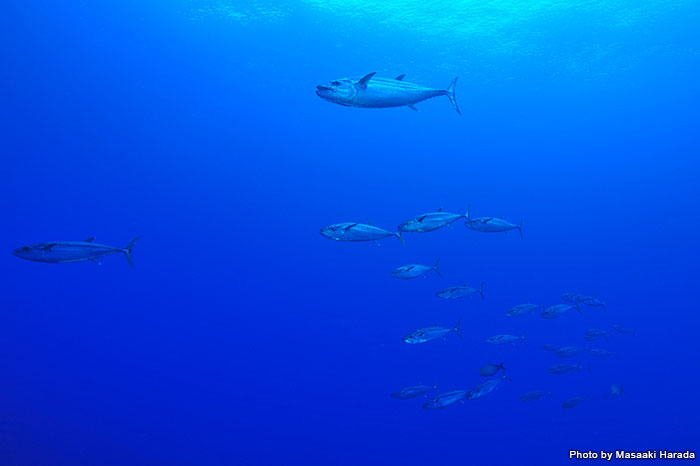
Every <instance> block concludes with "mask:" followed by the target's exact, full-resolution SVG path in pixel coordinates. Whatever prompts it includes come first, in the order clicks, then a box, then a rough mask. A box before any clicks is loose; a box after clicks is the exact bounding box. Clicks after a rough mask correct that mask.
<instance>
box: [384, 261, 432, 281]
mask: <svg viewBox="0 0 700 466" xmlns="http://www.w3.org/2000/svg"><path fill="white" fill-rule="evenodd" d="M439 264H440V258H438V260H436V261H435V265H433V266H432V267H429V266H427V265H420V264H410V265H402V266H401V267H397V268H396V269H394V270H393V271H392V272H391V274H392V275H393V276H394V277H396V278H400V279H401V280H410V279H412V278H418V277H421V276H423V275H425V274H426V273H428V272H430V271H431V270H434V271H435V273H436V274H438V276H440V277H442V274H441V273H440V268H439Z"/></svg>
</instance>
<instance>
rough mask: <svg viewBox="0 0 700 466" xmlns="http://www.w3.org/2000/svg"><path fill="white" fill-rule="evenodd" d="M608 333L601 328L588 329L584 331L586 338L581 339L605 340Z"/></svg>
mask: <svg viewBox="0 0 700 466" xmlns="http://www.w3.org/2000/svg"><path fill="white" fill-rule="evenodd" d="M607 336H608V331H607V330H603V329H602V328H589V329H588V330H586V336H585V337H583V338H584V339H585V340H586V341H594V340H600V339H601V338H607Z"/></svg>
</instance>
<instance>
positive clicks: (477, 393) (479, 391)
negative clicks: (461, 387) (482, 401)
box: [465, 375, 506, 400]
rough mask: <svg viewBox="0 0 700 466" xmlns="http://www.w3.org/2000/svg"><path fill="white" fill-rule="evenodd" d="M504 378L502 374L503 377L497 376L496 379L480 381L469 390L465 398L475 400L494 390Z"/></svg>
mask: <svg viewBox="0 0 700 466" xmlns="http://www.w3.org/2000/svg"><path fill="white" fill-rule="evenodd" d="M505 378H506V377H505V375H504V376H503V377H499V378H497V379H489V380H487V381H486V382H483V383H480V384H479V385H477V386H476V387H474V388H472V389H471V390H469V392H468V393H467V396H466V397H465V399H467V400H475V399H477V398H481V397H482V396H484V395H488V394H489V393H491V392H492V391H494V390H495V389H496V388H497V387H498V385H499V384H500V383H501V381H502V380H503V379H505Z"/></svg>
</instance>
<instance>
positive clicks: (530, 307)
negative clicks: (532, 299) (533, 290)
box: [506, 304, 542, 317]
mask: <svg viewBox="0 0 700 466" xmlns="http://www.w3.org/2000/svg"><path fill="white" fill-rule="evenodd" d="M540 307H542V306H540V305H539V304H518V305H517V306H513V307H511V308H510V309H508V312H506V315H507V316H508V317H520V316H524V315H527V314H530V313H531V312H532V311H534V310H535V309H538V308H540Z"/></svg>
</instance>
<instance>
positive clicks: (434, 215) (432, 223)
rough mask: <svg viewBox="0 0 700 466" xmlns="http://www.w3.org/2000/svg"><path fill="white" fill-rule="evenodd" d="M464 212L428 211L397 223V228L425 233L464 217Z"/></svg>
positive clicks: (401, 230)
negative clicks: (399, 223)
mask: <svg viewBox="0 0 700 466" xmlns="http://www.w3.org/2000/svg"><path fill="white" fill-rule="evenodd" d="M466 216H467V215H466V214H451V213H450V212H443V211H442V209H438V210H437V212H430V213H427V214H421V215H418V216H417V217H413V218H412V219H410V220H407V221H405V222H403V223H402V224H401V225H399V227H398V230H399V231H400V232H403V233H407V232H411V233H427V232H429V231H435V230H437V229H438V228H442V227H444V226H446V225H449V224H450V223H452V222H454V221H456V220H459V219H460V218H465V217H466Z"/></svg>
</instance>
